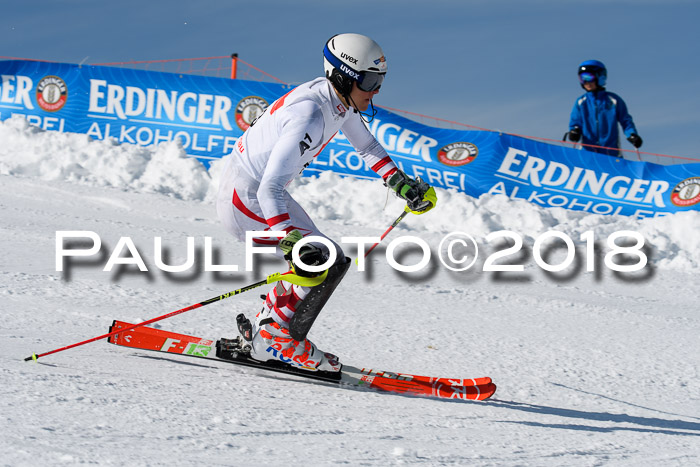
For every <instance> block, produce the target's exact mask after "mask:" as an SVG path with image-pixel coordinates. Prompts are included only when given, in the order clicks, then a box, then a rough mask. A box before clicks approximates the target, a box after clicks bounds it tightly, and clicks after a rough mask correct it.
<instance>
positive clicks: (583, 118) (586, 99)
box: [567, 60, 642, 157]
mask: <svg viewBox="0 0 700 467" xmlns="http://www.w3.org/2000/svg"><path fill="white" fill-rule="evenodd" d="M607 76H608V71H607V69H606V68H605V65H604V64H603V63H602V62H600V61H598V60H586V61H585V62H582V63H581V64H580V65H579V67H578V78H579V82H580V83H581V87H582V88H583V89H585V90H586V94H584V95H583V96H581V97H579V98H578V99H576V102H574V107H573V109H572V110H571V118H570V120H569V132H568V133H567V134H568V135H569V140H571V141H573V142H578V141H580V140H581V139H582V138H583V140H582V141H581V142H582V143H583V144H584V145H593V146H586V149H587V150H588V151H594V152H598V153H601V154H607V155H609V156H616V157H619V156H620V150H619V148H620V137H619V132H618V127H617V124H618V122H619V123H620V125H622V130H623V131H624V134H625V136H626V137H627V140H628V141H629V142H630V143H632V145H633V146H634V147H635V148H640V147H641V146H642V138H641V137H640V136H639V133H637V128H636V127H635V126H634V122H633V121H632V117H631V116H630V114H629V112H628V111H627V105H626V104H625V101H623V100H622V98H621V97H620V96H618V95H617V94H615V93H612V92H608V91H606V90H605V82H606V80H607ZM596 146H602V147H596Z"/></svg>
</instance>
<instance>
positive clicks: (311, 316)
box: [289, 257, 350, 341]
mask: <svg viewBox="0 0 700 467" xmlns="http://www.w3.org/2000/svg"><path fill="white" fill-rule="evenodd" d="M349 268H350V258H348V257H346V258H345V260H344V261H341V262H339V263H336V264H334V265H333V266H331V267H330V269H328V277H326V280H324V281H323V282H322V283H321V284H319V285H317V286H315V287H314V288H312V289H311V291H310V292H309V294H308V295H307V296H306V297H304V300H302V301H301V303H300V304H299V307H298V308H297V310H296V312H295V313H294V316H292V319H291V320H290V322H289V334H290V335H291V336H292V338H293V339H295V340H298V341H303V340H304V339H306V334H308V332H309V330H310V329H311V326H313V324H314V321H316V317H317V316H318V314H319V313H320V312H321V309H323V306H324V305H325V304H326V302H327V301H328V299H329V298H330V296H331V294H332V293H333V291H334V290H335V288H336V287H338V284H340V281H341V280H342V279H343V277H344V276H345V273H346V272H347V271H348V269H349Z"/></svg>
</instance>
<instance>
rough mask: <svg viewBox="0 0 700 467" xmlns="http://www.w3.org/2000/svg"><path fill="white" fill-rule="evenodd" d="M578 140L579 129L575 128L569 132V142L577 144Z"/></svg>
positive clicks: (579, 136)
mask: <svg viewBox="0 0 700 467" xmlns="http://www.w3.org/2000/svg"><path fill="white" fill-rule="evenodd" d="M580 139H581V129H580V128H579V127H577V126H575V127H573V128H572V129H571V130H569V141H573V142H574V143H578V142H579V140H580Z"/></svg>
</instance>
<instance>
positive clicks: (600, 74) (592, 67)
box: [578, 60, 608, 88]
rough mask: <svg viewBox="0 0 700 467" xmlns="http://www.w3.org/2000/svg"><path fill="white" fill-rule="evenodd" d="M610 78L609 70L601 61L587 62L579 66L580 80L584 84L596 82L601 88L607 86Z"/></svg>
mask: <svg viewBox="0 0 700 467" xmlns="http://www.w3.org/2000/svg"><path fill="white" fill-rule="evenodd" d="M607 78H608V70H607V69H606V68H605V65H604V64H603V62H601V61H599V60H586V61H585V62H582V63H581V64H580V65H579V66H578V79H579V81H580V82H581V87H583V83H585V82H590V81H596V82H597V83H598V86H600V87H601V88H602V87H604V86H605V81H606V80H607Z"/></svg>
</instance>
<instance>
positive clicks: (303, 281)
mask: <svg viewBox="0 0 700 467" xmlns="http://www.w3.org/2000/svg"><path fill="white" fill-rule="evenodd" d="M327 275H328V271H327V270H326V271H324V272H323V273H322V274H320V275H318V276H316V277H302V276H298V275H296V274H294V273H292V272H291V271H288V272H284V273H280V272H276V273H274V274H270V275H269V276H267V277H266V278H265V279H263V280H261V281H259V282H256V283H254V284H250V285H246V286H245V287H241V288H240V289H236V290H233V291H231V292H228V293H225V294H223V295H219V296H217V297H213V298H210V299H208V300H204V301H203V302H199V303H196V304H194V305H191V306H188V307H186V308H182V309H181V310H177V311H173V312H170V313H167V314H165V315H162V316H158V317H156V318H153V319H149V320H148V321H144V322H143V323H139V324H134V325H132V326H130V327H128V328H122V329H118V330H116V331H113V332H109V333H107V334H103V335H101V336H97V337H93V338H92V339H88V340H85V341H82V342H76V343H75V344H71V345H67V346H65V347H61V348H58V349H55V350H51V351H50V352H45V353H42V354H39V355H37V354H35V353H33V354H32V355H30V356H29V357H27V358H25V359H24V361H25V362H27V361H29V360H35V361H36V360H38V359H39V358H41V357H45V356H47V355H51V354H54V353H58V352H62V351H64V350H68V349H72V348H73V347H78V346H81V345H84V344H89V343H90V342H95V341H97V340H100V339H105V338H107V337H111V336H113V335H115V334H119V333H120V332H125V331H131V330H132V329H136V328H138V327H141V326H145V325H147V324H151V323H155V322H156V321H160V320H163V319H166V318H170V317H173V316H175V315H179V314H181V313H184V312H186V311H190V310H194V309H196V308H201V307H203V306H205V305H209V304H210V303H214V302H218V301H221V300H224V299H227V298H229V297H233V296H234V295H238V294H241V293H243V292H247V291H249V290H252V289H254V288H256V287H260V286H261V285H265V284H271V283H273V282H277V281H281V280H283V281H285V282H289V283H292V284H296V285H302V286H306V287H313V286H316V285H319V284H320V283H321V282H323V281H324V280H325V279H326V276H327Z"/></svg>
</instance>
